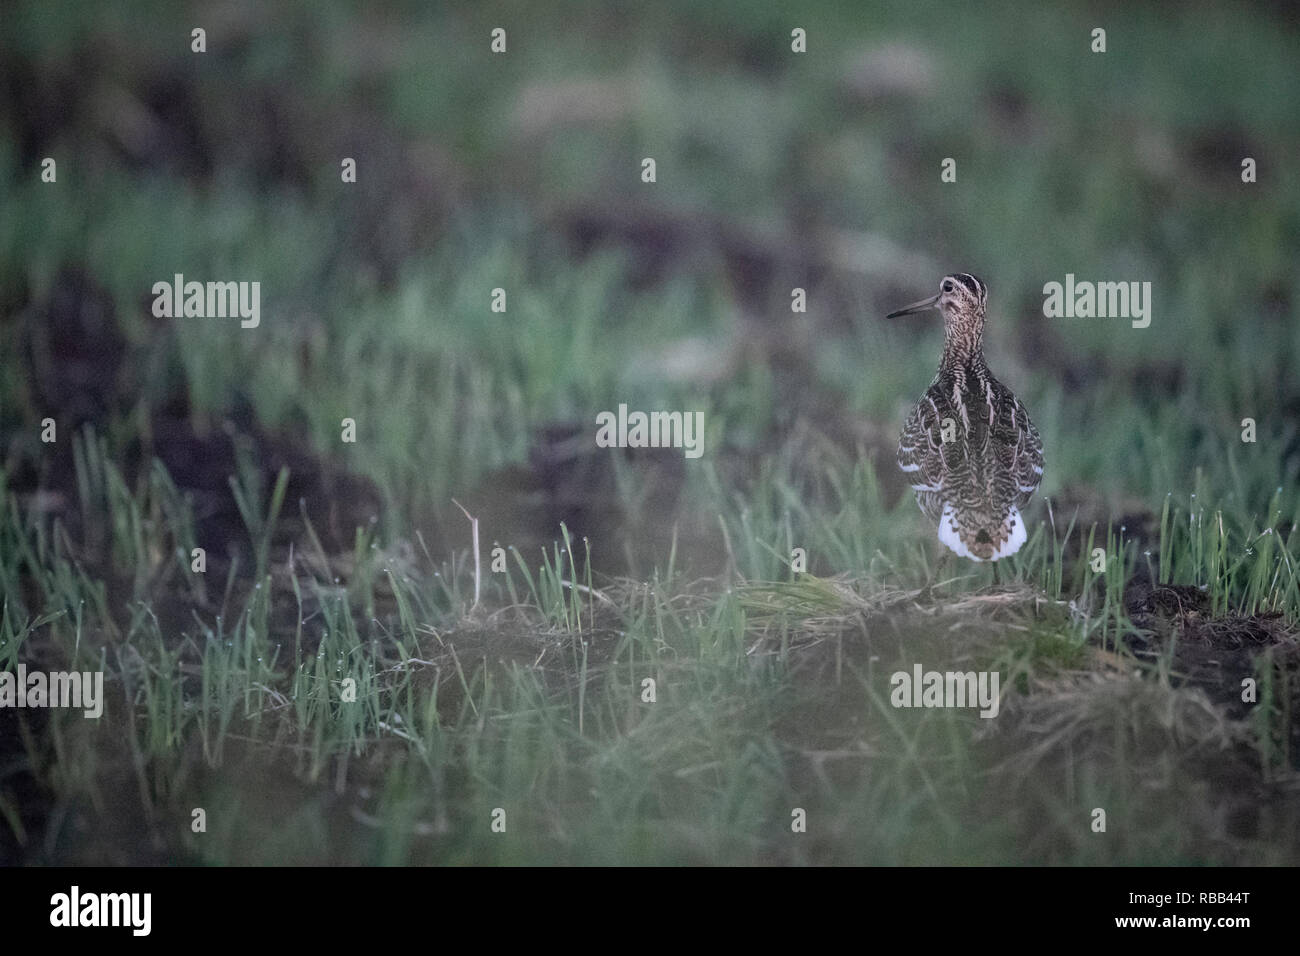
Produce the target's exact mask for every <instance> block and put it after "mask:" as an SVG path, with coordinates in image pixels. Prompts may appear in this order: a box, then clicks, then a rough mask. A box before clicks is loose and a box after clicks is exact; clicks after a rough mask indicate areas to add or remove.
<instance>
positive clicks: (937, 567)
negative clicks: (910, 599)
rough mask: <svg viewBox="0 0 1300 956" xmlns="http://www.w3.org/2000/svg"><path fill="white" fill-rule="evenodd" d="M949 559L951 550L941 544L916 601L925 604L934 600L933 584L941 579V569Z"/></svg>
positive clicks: (950, 559) (942, 569) (950, 558)
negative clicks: (927, 579)
mask: <svg viewBox="0 0 1300 956" xmlns="http://www.w3.org/2000/svg"><path fill="white" fill-rule="evenodd" d="M951 561H952V552H951V551H949V550H948V549H947V548H945V547H944V546H943V545H940V546H939V557H938V559H937V560H936V561H935V562H934V565H933V566H932V567H931V569H930V575H929V581H927V582H926V585H925V587H924V588H922V589H921V593H920V594H919V595H917V600H918V601H922V602H924V603H926V604H931V603H933V602H934V601H935V600H936V599H935V595H934V586H935V585H936V584H938V583H939V581H940V580H941V579H942V576H943V571H944V570H945V569H946V568H947V566H948V565H949V564H950V563H951Z"/></svg>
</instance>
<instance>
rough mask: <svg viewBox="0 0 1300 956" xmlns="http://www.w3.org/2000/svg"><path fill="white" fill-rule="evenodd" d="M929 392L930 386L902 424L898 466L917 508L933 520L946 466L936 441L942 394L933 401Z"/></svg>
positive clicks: (939, 506)
mask: <svg viewBox="0 0 1300 956" xmlns="http://www.w3.org/2000/svg"><path fill="white" fill-rule="evenodd" d="M933 391H934V389H933V388H931V389H930V391H927V392H926V393H925V395H924V396H923V397H922V399H921V401H920V403H919V404H918V405H917V406H916V408H914V409H912V414H911V415H909V416H908V417H907V422H906V423H905V424H904V425H903V434H902V435H900V436H899V439H898V468H899V470H900V471H901V472H903V474H904V475H906V476H907V480H908V483H909V484H911V486H912V490H913V491H915V492H916V500H917V503H918V504H919V505H920V506H921V510H922V511H924V512H925V514H926V516H927V517H928V518H929V519H930V520H931V521H934V522H937V521H938V520H939V515H940V513H941V511H942V508H943V493H944V482H945V480H946V479H947V477H948V465H947V463H946V462H945V461H944V454H943V449H944V446H943V442H941V441H940V440H939V427H940V426H939V423H940V422H941V421H942V419H943V412H942V405H943V396H942V395H939V396H937V399H938V400H936V396H934V395H932V394H931V392H933Z"/></svg>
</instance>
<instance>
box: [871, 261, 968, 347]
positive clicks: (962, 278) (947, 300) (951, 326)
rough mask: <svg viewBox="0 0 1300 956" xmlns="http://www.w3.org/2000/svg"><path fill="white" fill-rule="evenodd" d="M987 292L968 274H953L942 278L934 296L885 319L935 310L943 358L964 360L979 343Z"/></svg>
mask: <svg viewBox="0 0 1300 956" xmlns="http://www.w3.org/2000/svg"><path fill="white" fill-rule="evenodd" d="M988 291H989V290H988V287H987V286H986V285H984V283H983V282H981V281H980V280H979V278H977V277H976V276H973V275H971V274H970V273H969V272H954V273H953V274H952V275H946V276H944V277H943V281H942V282H940V283H939V292H938V294H937V295H933V296H931V297H930V298H928V299H922V300H921V301H920V302H914V303H912V304H911V305H909V306H904V307H903V308H901V309H899V310H898V311H896V312H891V313H889V315H888V316H886V318H890V319H894V318H898V317H899V316H902V315H912V314H913V313H916V312H927V311H929V310H930V309H938V310H939V312H940V313H941V314H942V315H943V327H944V339H945V342H946V347H945V349H944V352H945V354H947V355H951V356H954V357H961V356H968V355H971V354H973V353H975V352H977V351H979V349H980V348H981V345H982V343H983V338H984V306H985V303H986V302H987V300H988Z"/></svg>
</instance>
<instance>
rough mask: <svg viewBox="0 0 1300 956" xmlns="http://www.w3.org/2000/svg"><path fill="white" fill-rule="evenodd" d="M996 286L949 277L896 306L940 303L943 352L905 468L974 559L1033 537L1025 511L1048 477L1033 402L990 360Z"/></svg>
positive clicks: (949, 542)
mask: <svg viewBox="0 0 1300 956" xmlns="http://www.w3.org/2000/svg"><path fill="white" fill-rule="evenodd" d="M987 294H988V290H987V288H986V287H985V285H984V283H983V282H981V281H980V280H979V279H977V278H975V276H973V275H969V274H967V273H956V274H954V275H950V276H945V277H944V279H943V282H942V283H941V284H940V287H939V294H938V295H936V296H934V297H932V298H930V299H926V300H925V301H923V302H918V303H916V304H915V305H910V306H908V307H907V308H904V309H899V310H898V311H897V312H892V313H890V316H889V317H890V318H894V317H896V316H900V315H909V314H911V313H914V312H923V311H926V310H928V309H938V310H939V311H940V312H941V313H943V320H944V347H943V359H942V360H941V361H940V363H939V371H938V372H937V373H936V374H935V376H934V381H933V382H931V383H930V387H929V388H928V389H927V390H926V393H925V395H924V396H922V398H921V401H920V402H919V403H918V404H917V406H916V408H914V409H913V410H912V414H911V415H909V416H908V418H907V424H906V425H904V426H903V434H902V436H901V437H900V438H899V442H898V467H899V468H900V469H901V470H902V471H903V472H904V473H905V474H907V476H908V479H909V480H910V481H911V484H912V488H913V490H915V492H916V501H917V504H919V505H920V506H921V510H922V511H923V512H924V513H925V515H926V517H928V518H929V519H930V520H931V521H933V522H934V523H935V524H936V525H937V526H938V532H939V540H940V541H942V542H943V543H944V545H946V546H947V547H948V548H950V549H951V550H953V551H954V552H956V553H957V554H959V555H962V556H963V557H967V558H970V559H971V560H974V561H997V560H999V559H1001V558H1005V557H1007V556H1008V555H1011V554H1014V553H1015V552H1016V551H1018V550H1019V549H1020V546H1021V545H1022V544H1024V542H1025V538H1026V529H1025V522H1024V518H1023V517H1022V516H1021V509H1022V508H1024V506H1025V505H1026V504H1027V503H1028V502H1029V499H1030V498H1031V497H1032V496H1033V494H1034V492H1035V491H1036V490H1038V485H1039V482H1040V481H1042V477H1043V443H1042V441H1041V440H1040V439H1039V437H1038V431H1037V430H1036V429H1035V428H1034V425H1033V423H1032V422H1031V421H1030V420H1029V415H1028V414H1027V413H1026V412H1025V407H1024V406H1023V405H1022V404H1020V400H1019V399H1018V398H1016V396H1015V395H1013V394H1012V392H1011V390H1010V389H1009V388H1007V387H1006V386H1005V385H1003V384H1002V383H1001V382H999V381H998V380H997V379H996V378H994V377H993V373H992V372H990V371H989V367H988V364H987V363H986V362H985V361H984V309H985V301H986V299H987Z"/></svg>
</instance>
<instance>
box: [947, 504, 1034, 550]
mask: <svg viewBox="0 0 1300 956" xmlns="http://www.w3.org/2000/svg"><path fill="white" fill-rule="evenodd" d="M1026 538H1028V534H1027V532H1026V531H1025V519H1024V518H1022V517H1020V509H1019V508H1017V507H1016V506H1015V505H1011V506H1010V507H1009V509H1008V510H1007V513H1006V514H1005V515H1003V516H1002V517H1001V518H995V517H993V516H992V515H989V514H980V513H978V512H969V511H958V510H957V509H956V508H955V507H954V506H953V505H952V503H951V502H947V501H945V502H944V503H943V513H942V514H941V515H940V516H939V540H940V541H942V542H943V543H944V545H945V546H946V547H947V548H948V549H949V550H951V551H953V552H955V553H956V554H959V555H961V556H962V557H963V558H970V559H971V560H972V561H999V560H1001V559H1002V558H1005V557H1008V556H1010V555H1013V554H1015V553H1016V552H1017V551H1019V550H1020V546H1021V545H1022V544H1024V543H1025V539H1026Z"/></svg>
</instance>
